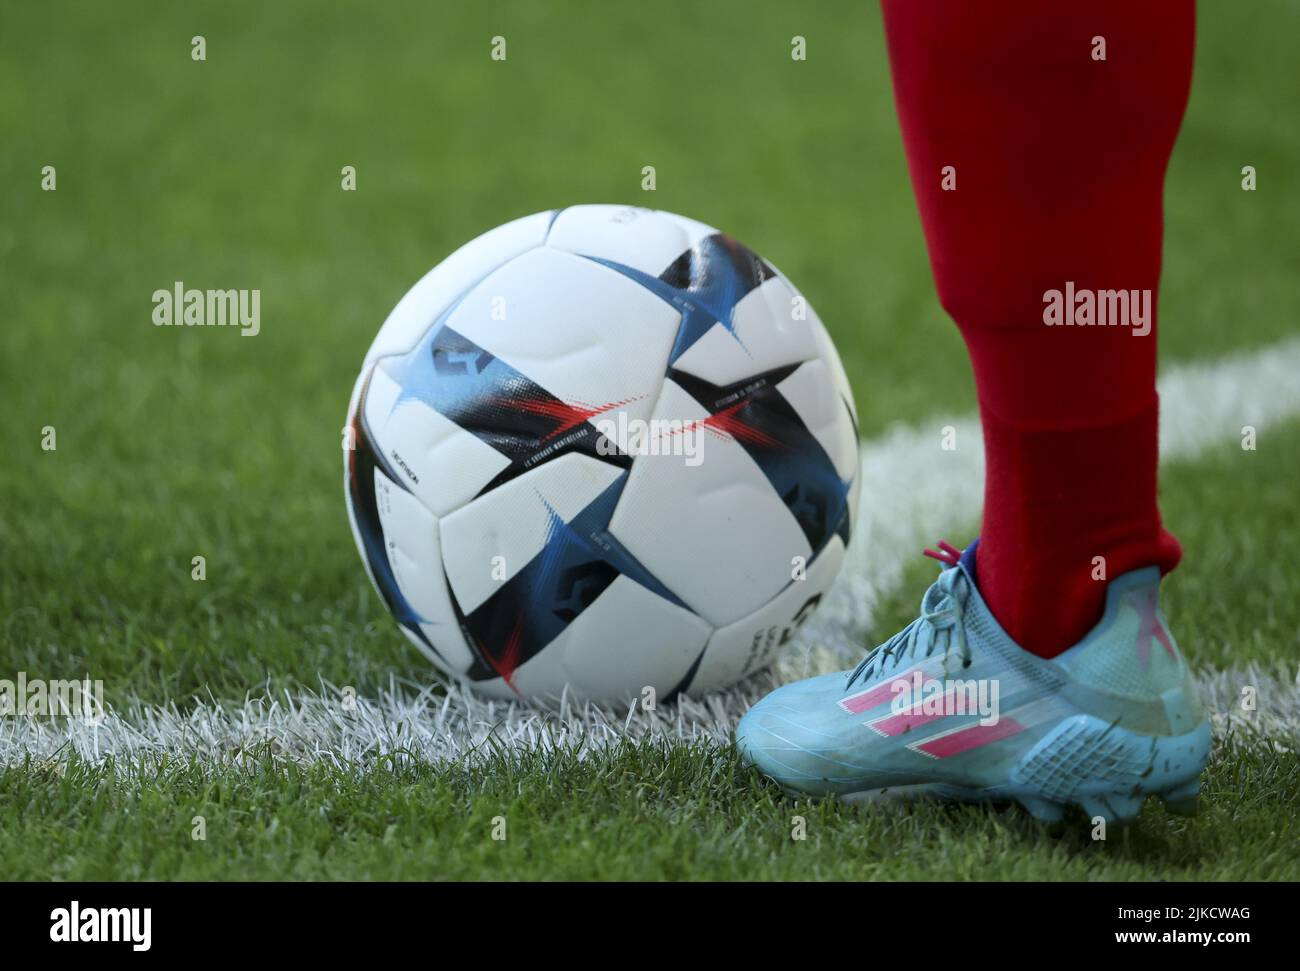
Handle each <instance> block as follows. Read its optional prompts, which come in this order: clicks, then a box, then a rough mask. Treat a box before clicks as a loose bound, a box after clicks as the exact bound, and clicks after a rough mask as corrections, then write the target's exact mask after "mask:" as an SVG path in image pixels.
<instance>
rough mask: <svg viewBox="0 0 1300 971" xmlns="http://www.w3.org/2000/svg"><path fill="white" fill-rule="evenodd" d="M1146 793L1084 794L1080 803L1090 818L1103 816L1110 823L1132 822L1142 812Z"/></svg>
mask: <svg viewBox="0 0 1300 971" xmlns="http://www.w3.org/2000/svg"><path fill="white" fill-rule="evenodd" d="M1144 802H1146V796H1144V795H1136V796H1130V795H1120V794H1119V793H1110V794H1109V795H1104V796H1084V797H1082V798H1081V799H1080V800H1079V805H1080V807H1082V809H1083V811H1084V812H1085V813H1087V814H1088V817H1089V818H1096V817H1097V816H1100V817H1102V818H1103V819H1105V820H1106V821H1107V822H1108V823H1131V822H1132V821H1133V820H1135V819H1137V817H1138V814H1139V813H1140V812H1142V804H1143V803H1144Z"/></svg>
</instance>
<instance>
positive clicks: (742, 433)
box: [344, 206, 858, 701]
mask: <svg viewBox="0 0 1300 971" xmlns="http://www.w3.org/2000/svg"><path fill="white" fill-rule="evenodd" d="M344 469H345V475H344V480H345V481H344V485H345V491H346V495H347V505H348V516H349V518H350V520H351V522H352V532H353V536H354V537H355V539H356V542H357V547H358V549H359V550H360V551H361V557H362V559H363V560H364V561H365V563H366V568H367V570H368V571H369V573H370V578H371V580H372V581H373V582H374V585H375V588H376V589H377V590H378V592H379V594H380V596H381V597H382V598H383V600H384V602H385V603H386V604H387V605H388V608H389V610H391V611H392V613H393V615H394V617H395V618H396V619H397V622H398V623H399V624H400V625H401V628H402V630H403V632H404V633H405V634H406V635H407V637H408V638H410V640H411V641H413V642H414V644H415V645H416V647H418V648H419V649H420V650H422V651H423V652H424V653H425V654H426V655H428V657H429V659H430V660H432V661H433V663H434V664H435V665H437V666H438V667H439V668H440V669H442V670H443V671H445V672H447V673H448V674H450V675H453V676H455V677H456V678H459V679H461V680H463V681H465V682H467V683H468V684H470V685H472V686H473V687H475V688H477V689H479V690H480V691H482V692H485V693H487V694H489V695H492V696H496V697H502V698H507V697H516V696H520V697H531V698H542V699H555V698H558V697H560V696H561V695H562V693H564V692H566V691H567V694H568V696H569V697H574V698H581V699H590V700H600V701H621V700H626V699H628V698H630V697H632V696H641V697H645V696H646V695H645V692H646V689H653V691H654V693H655V694H654V696H655V697H656V699H657V700H659V701H665V700H669V699H671V698H672V697H675V696H676V695H677V694H679V693H682V692H689V693H690V694H692V695H696V696H698V695H699V694H702V693H704V692H707V691H710V690H714V689H717V688H721V687H724V686H726V685H728V684H731V683H733V682H735V681H737V680H739V679H741V678H743V677H745V676H747V675H749V674H751V673H753V672H756V671H758V670H760V669H762V668H763V667H765V666H767V665H768V664H770V663H771V662H772V660H773V659H774V657H775V656H776V654H777V652H778V651H779V649H780V647H781V645H782V644H783V643H785V642H786V641H787V640H789V639H790V637H791V635H792V634H793V632H794V630H795V628H796V627H797V626H798V625H799V624H800V623H801V622H802V621H803V620H804V619H805V618H806V617H807V616H808V615H809V613H810V612H811V611H812V609H813V608H814V607H815V606H816V605H817V603H818V601H819V600H820V599H821V597H822V595H823V594H824V593H825V592H826V589H827V588H828V587H829V586H830V584H831V581H832V580H833V579H834V578H835V575H836V573H837V572H838V571H839V568H840V564H841V563H842V562H843V559H844V551H845V547H846V544H847V543H848V540H849V530H850V524H851V522H852V521H853V516H854V513H855V510H856V505H857V486H858V444H857V432H856V416H855V411H854V405H853V397H852V394H851V392H850V390H849V385H848V381H847V379H846V377H845V374H844V369H843V367H842V366H841V364H840V360H839V356H838V355H837V354H836V353H835V348H834V346H833V345H832V344H831V340H830V337H829V336H828V335H827V333H826V330H825V328H824V327H823V326H822V324H821V321H820V320H818V318H817V315H816V314H815V313H814V312H813V310H812V308H811V307H809V306H808V305H807V303H806V301H805V300H804V298H803V296H802V295H801V294H800V293H799V291H798V290H796V289H795V288H794V286H793V285H792V284H791V283H790V282H789V281H788V280H786V278H785V277H784V276H782V275H781V274H780V273H779V272H777V271H776V270H775V269H774V268H773V267H772V266H771V264H769V263H767V262H765V261H764V260H762V259H761V258H760V257H758V256H757V255H755V254H754V253H752V252H750V251H749V250H748V249H746V248H745V247H743V246H741V245H740V244H739V243H737V242H735V241H734V240H732V239H731V238H730V237H727V236H724V235H722V234H721V233H719V232H718V231H717V230H715V229H712V228H710V227H708V226H705V225H703V224H701V223H698V222H695V221H693V220H690V219H686V218H683V217H681V216H675V215H672V214H670V213H666V212H654V211H650V210H646V209H636V208H629V207H623V206H574V207H571V208H568V209H561V210H557V211H553V212H542V213H537V214H536V215H533V216H526V217H524V218H523V219H517V220H515V221H514V222H511V223H507V224H506V225H504V226H500V227H498V228H497V229H494V230H492V231H491V232H488V233H485V234H484V235H482V236H480V237H478V239H475V240H474V241H472V242H470V243H468V244H466V245H465V246H463V247H461V248H460V249H459V250H457V251H456V252H455V253H453V254H452V255H451V256H449V257H447V259H445V260H444V261H443V262H442V263H440V264H438V266H436V267H434V268H433V269H432V270H431V271H430V272H429V273H428V274H427V275H426V276H425V277H424V278H423V279H422V280H420V281H419V282H418V283H417V284H415V286H414V287H412V288H411V290H410V292H409V293H407V294H406V296H404V297H403V298H402V300H401V302H399V303H398V304H397V306H396V307H395V308H394V309H393V311H392V313H391V314H389V316H388V320H387V321H385V323H384V325H383V327H382V328H381V329H380V331H379V335H378V336H377V337H376V338H375V341H374V344H372V345H371V348H370V352H369V353H368V354H367V355H366V359H365V363H364V365H363V366H362V369H361V375H360V377H359V378H358V379H357V383H356V387H355V389H354V390H353V393H352V401H351V404H350V405H349V408H348V423H347V426H346V430H345V434H344Z"/></svg>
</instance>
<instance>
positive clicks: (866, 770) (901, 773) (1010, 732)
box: [736, 544, 1210, 821]
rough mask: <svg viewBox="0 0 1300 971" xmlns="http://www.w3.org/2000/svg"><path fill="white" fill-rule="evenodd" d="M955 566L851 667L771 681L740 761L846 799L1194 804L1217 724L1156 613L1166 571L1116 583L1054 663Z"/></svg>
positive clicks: (1043, 815)
mask: <svg viewBox="0 0 1300 971" xmlns="http://www.w3.org/2000/svg"><path fill="white" fill-rule="evenodd" d="M975 548H976V544H971V546H970V547H969V548H968V549H967V550H966V552H965V553H964V554H961V555H960V559H958V555H959V553H958V551H957V550H954V549H953V548H952V547H948V546H945V550H946V553H945V556H944V560H945V563H946V564H947V565H946V566H945V567H944V569H943V570H942V572H941V573H940V574H939V578H938V580H936V581H935V582H934V584H933V585H931V587H930V589H929V590H927V591H926V594H925V597H924V599H923V600H922V601H921V614H920V616H919V617H918V618H917V619H916V620H914V621H912V623H910V624H908V626H907V627H905V628H903V630H901V631H899V632H898V633H897V634H895V635H894V636H893V637H892V638H890V639H889V640H888V641H886V642H885V643H883V644H881V645H879V646H878V647H876V648H875V649H874V650H873V651H871V652H870V653H869V654H868V655H867V656H866V658H864V659H863V661H862V663H861V664H859V665H858V666H857V668H855V669H854V670H853V671H852V672H850V673H848V674H845V673H839V674H827V675H822V676H821V677H816V678H809V679H807V680H805V681H797V682H795V683H793V684H788V685H785V686H783V687H781V688H778V689H776V690H775V691H773V692H772V693H771V694H769V695H768V696H767V697H765V698H763V699H762V700H761V701H759V702H758V703H757V704H756V705H754V707H753V708H751V709H750V710H749V712H748V713H747V714H746V715H745V717H744V718H743V719H741V722H740V725H739V726H738V727H737V728H736V744H737V746H738V747H739V749H740V751H741V753H742V755H743V756H744V757H745V759H746V760H747V761H749V762H751V763H753V764H754V765H755V766H757V767H758V769H759V770H760V771H762V772H763V773H764V774H766V775H768V776H771V777H772V778H773V779H775V780H776V781H777V782H779V783H780V784H781V785H782V786H784V787H785V788H786V789H787V790H792V791H795V792H801V793H810V794H814V795H832V794H834V795H839V796H842V797H846V798H850V799H873V798H878V797H880V796H889V795H908V794H923V795H932V796H939V797H942V798H948V799H956V800H963V801H985V800H987V801H1005V800H1012V799H1014V800H1016V801H1018V802H1020V803H1021V804H1022V805H1023V806H1024V807H1025V808H1026V809H1028V810H1029V811H1030V812H1031V813H1033V814H1034V815H1035V816H1036V817H1038V818H1039V819H1044V820H1049V821H1055V820H1059V819H1061V818H1062V816H1063V815H1064V812H1065V808H1066V807H1067V806H1071V805H1073V806H1079V807H1081V808H1082V809H1083V810H1084V812H1085V813H1087V814H1088V815H1089V816H1092V817H1096V816H1101V817H1104V818H1106V819H1107V820H1110V821H1125V820H1129V819H1132V818H1133V817H1135V816H1136V815H1137V814H1138V813H1139V812H1140V811H1141V809H1142V804H1143V803H1144V802H1145V801H1146V798H1147V797H1148V796H1151V795H1156V796H1159V797H1160V798H1161V799H1163V800H1164V802H1165V804H1166V806H1167V807H1168V808H1169V809H1170V810H1171V811H1174V812H1179V813H1188V812H1193V811H1194V810H1195V808H1196V800H1197V796H1198V794H1199V792H1200V775H1201V770H1202V769H1204V768H1205V762H1206V759H1207V758H1208V757H1209V753H1210V726H1209V722H1208V721H1207V720H1206V718H1205V714H1204V712H1203V710H1202V708H1201V703H1200V699H1199V697H1198V695H1197V691H1196V686H1195V684H1194V682H1193V681H1192V678H1191V675H1190V672H1189V671H1188V668H1187V664H1186V662H1185V661H1184V660H1183V657H1182V654H1181V652H1180V651H1179V650H1178V645H1177V644H1176V643H1175V641H1174V638H1173V635H1172V634H1171V633H1170V632H1169V628H1168V625H1167V623H1166V621H1165V617H1164V614H1163V613H1162V612H1161V610H1160V603H1159V585H1160V573H1159V570H1158V569H1157V568H1156V567H1149V568H1146V569H1142V570H1134V571H1133V572H1132V573H1126V574H1124V575H1123V576H1121V577H1118V578H1117V579H1115V580H1113V581H1112V582H1111V584H1110V586H1109V588H1108V589H1107V592H1106V610H1105V614H1104V615H1103V617H1102V619H1101V621H1100V622H1099V623H1098V624H1097V626H1096V627H1095V628H1093V630H1092V631H1091V632H1090V633H1089V634H1088V635H1087V636H1086V637H1084V639H1083V640H1081V641H1080V642H1079V643H1078V644H1076V645H1074V646H1073V647H1071V648H1070V649H1069V650H1067V651H1065V652H1064V653H1063V654H1060V655H1058V656H1057V657H1054V658H1051V659H1050V660H1044V659H1043V658H1040V657H1037V656H1035V655H1033V654H1030V653H1029V652H1028V651H1026V650H1024V649H1023V648H1021V647H1019V646H1018V645H1016V644H1015V643H1014V642H1013V641H1012V640H1011V638H1010V637H1009V636H1008V635H1007V633H1006V632H1005V631H1004V630H1003V629H1002V627H1001V626H1000V625H999V624H998V622H997V621H996V620H995V619H994V618H993V615H992V613H990V611H989V609H988V606H987V605H986V604H985V603H984V599H983V598H982V597H981V596H980V593H979V590H978V588H977V587H976V585H975V582H974V578H973V571H974V557H975Z"/></svg>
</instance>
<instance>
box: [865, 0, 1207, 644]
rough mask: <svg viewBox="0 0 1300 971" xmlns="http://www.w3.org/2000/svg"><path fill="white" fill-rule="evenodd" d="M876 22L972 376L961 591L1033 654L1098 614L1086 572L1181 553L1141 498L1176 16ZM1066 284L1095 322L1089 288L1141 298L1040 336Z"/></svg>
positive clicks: (1187, 15) (1002, 6)
mask: <svg viewBox="0 0 1300 971" xmlns="http://www.w3.org/2000/svg"><path fill="white" fill-rule="evenodd" d="M883 9H884V14H885V27H886V32H887V37H888V43H889V55H890V62H891V64H892V67H893V73H894V91H895V99H896V102H897V106H898V113H899V118H900V121H901V125H902V131H903V141H904V144H905V146H906V149H907V157H908V164H909V168H910V170H911V175H912V183H913V187H914V188H915V191H916V196H917V201H918V203H919V206H920V210H921V220H922V223H923V225H924V227H925V234H926V241H927V244H928V246H929V250H930V260H931V264H932V266H933V268H934V275H935V280H936V283H937V285H938V291H939V297H940V300H941V302H942V303H943V305H944V307H945V308H946V309H947V310H948V312H949V313H950V314H951V315H952V317H953V318H954V319H955V320H956V322H957V324H958V326H959V327H960V328H961V331H962V334H963V336H964V337H965V340H966V344H967V347H968V348H969V351H970V356H971V362H972V365H973V366H974V370H975V381H976V387H977V389H978V394H979V403H980V415H981V419H982V423H983V427H984V439H985V453H986V459H987V472H986V479H985V499H984V524H983V528H982V530H981V538H980V545H979V554H978V557H977V564H976V565H977V570H978V580H979V585H980V590H981V592H982V593H983V595H984V597H985V599H986V600H987V601H988V603H989V606H990V607H991V608H992V610H993V613H994V615H995V616H996V617H997V618H998V620H999V621H1001V623H1002V625H1003V627H1005V628H1006V630H1007V632H1008V633H1010V634H1011V635H1012V637H1014V638H1015V640H1016V642H1017V643H1019V644H1021V645H1022V646H1023V647H1025V648H1026V649H1027V650H1030V651H1033V652H1034V653H1036V654H1039V655H1041V656H1043V657H1051V656H1052V655H1053V654H1056V653H1059V652H1060V651H1063V650H1065V649H1066V648H1067V647H1069V646H1070V645H1071V644H1074V643H1075V642H1076V641H1078V639H1079V638H1080V637H1081V636H1083V634H1084V633H1085V632H1086V631H1087V630H1088V629H1089V628H1090V627H1091V626H1092V625H1093V624H1095V623H1096V622H1097V619H1098V618H1099V617H1100V616H1101V609H1102V604H1103V601H1104V598H1105V592H1106V584H1105V582H1104V580H1105V579H1107V578H1110V577H1116V576H1119V575H1121V574H1123V573H1126V572H1128V571H1129V570H1133V569H1136V568H1138V567H1141V566H1152V565H1154V566H1158V567H1159V568H1160V569H1161V571H1168V570H1169V569H1171V568H1172V567H1173V566H1174V565H1175V564H1176V563H1177V562H1178V559H1179V555H1180V551H1179V547H1178V544H1177V542H1176V541H1175V540H1174V538H1173V537H1172V536H1170V535H1169V533H1167V532H1166V531H1165V530H1164V529H1163V528H1162V526H1161V522H1160V515H1159V512H1158V511H1157V507H1156V459H1157V452H1156V413H1157V402H1156V390H1155V376H1156V327H1155V299H1156V289H1157V282H1158V279H1159V275H1160V244H1161V235H1162V214H1161V210H1162V200H1161V196H1162V193H1163V188H1164V176H1165V167H1166V165H1167V163H1168V160H1169V153H1170V150H1171V149H1172V147H1173V143H1174V138H1175V136H1176V134H1177V131H1178V127H1179V124H1180V122H1181V119H1182V115H1183V109H1184V106H1185V104H1186V100H1187V91H1188V86H1189V83H1190V78H1191V68H1192V46H1193V24H1194V6H1193V3H1192V0H1149V2H1144V3H1140V4H1134V3H1129V2H1125V0H1101V2H1088V3H1072V2H1065V3H1050V4H1048V3H1042V2H1039V0H999V2H996V3H978V4H973V3H967V2H963V0H927V2H925V3H915V2H911V0H884V3H883ZM1103 58H1104V59H1103ZM1070 290H1073V292H1074V293H1075V294H1079V295H1083V294H1084V293H1085V291H1088V292H1091V294H1092V295H1093V299H1094V301H1095V299H1096V297H1097V295H1099V294H1105V295H1106V296H1104V297H1103V298H1102V302H1101V305H1100V306H1099V305H1098V304H1096V303H1095V302H1094V305H1093V318H1092V319H1093V320H1096V319H1097V315H1098V311H1099V310H1101V309H1106V310H1107V311H1113V310H1115V309H1120V304H1119V302H1118V301H1119V299H1120V297H1119V295H1118V293H1117V294H1116V296H1115V298H1114V299H1113V300H1112V299H1109V293H1108V292H1109V291H1120V292H1125V293H1126V295H1127V296H1128V297H1131V296H1132V294H1133V293H1135V292H1136V293H1137V295H1138V303H1139V306H1137V307H1133V306H1132V305H1130V306H1128V307H1127V311H1128V317H1127V318H1126V323H1127V324H1128V326H1104V327H1103V326H1095V325H1094V326H1049V325H1047V324H1046V323H1045V321H1044V311H1045V310H1051V309H1052V308H1053V306H1054V305H1055V306H1057V307H1060V308H1061V309H1062V310H1063V313H1064V314H1065V315H1068V314H1069V311H1070V310H1071V309H1072V308H1069V307H1063V306H1062V305H1063V304H1064V300H1065V297H1066V295H1067V293H1068V292H1069V291H1070ZM1056 293H1059V294H1061V304H1056V302H1055V300H1054V299H1053V301H1052V303H1051V304H1049V303H1047V302H1046V299H1047V298H1048V296H1049V295H1052V296H1054V295H1055V294H1056ZM1147 295H1149V297H1150V301H1149V302H1147V300H1146V297H1147ZM1108 316H1109V317H1113V316H1115V315H1114V313H1108ZM1070 319H1071V318H1070V317H1069V316H1067V317H1066V320H1070ZM1139 334H1141V335H1142V336H1137V335H1139Z"/></svg>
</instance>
